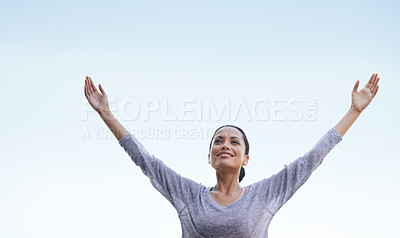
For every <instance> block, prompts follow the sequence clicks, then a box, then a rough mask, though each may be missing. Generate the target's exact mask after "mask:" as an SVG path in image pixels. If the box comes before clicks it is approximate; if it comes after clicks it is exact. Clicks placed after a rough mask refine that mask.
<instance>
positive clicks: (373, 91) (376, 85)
mask: <svg viewBox="0 0 400 238" xmlns="http://www.w3.org/2000/svg"><path fill="white" fill-rule="evenodd" d="M378 83H379V78H378V79H377V80H376V82H375V84H374V87H373V90H372V94H374V93H375V91H376V90H378V87H379V85H378Z"/></svg>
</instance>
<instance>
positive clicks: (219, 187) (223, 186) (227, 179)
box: [213, 172, 242, 194]
mask: <svg viewBox="0 0 400 238" xmlns="http://www.w3.org/2000/svg"><path fill="white" fill-rule="evenodd" d="M216 174H217V184H216V185H215V186H214V188H213V191H214V192H219V193H223V194H233V193H237V192H238V191H239V192H240V191H242V187H240V185H239V175H238V174H232V173H224V174H221V173H218V172H217V173H216Z"/></svg>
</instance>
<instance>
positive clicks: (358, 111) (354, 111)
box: [349, 104, 362, 115]
mask: <svg viewBox="0 0 400 238" xmlns="http://www.w3.org/2000/svg"><path fill="white" fill-rule="evenodd" d="M349 111H350V112H352V113H356V114H358V115H360V114H361V112H362V110H361V111H360V110H357V109H356V107H355V106H354V105H353V104H352V105H351V107H350V110H349Z"/></svg>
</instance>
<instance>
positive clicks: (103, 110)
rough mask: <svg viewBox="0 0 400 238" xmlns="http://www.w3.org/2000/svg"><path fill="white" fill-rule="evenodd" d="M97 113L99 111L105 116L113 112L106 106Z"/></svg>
mask: <svg viewBox="0 0 400 238" xmlns="http://www.w3.org/2000/svg"><path fill="white" fill-rule="evenodd" d="M97 113H99V115H100V116H101V117H103V116H107V115H110V114H111V111H110V109H109V108H104V109H100V110H98V111H97Z"/></svg>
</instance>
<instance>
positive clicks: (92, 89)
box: [84, 76, 108, 113]
mask: <svg viewBox="0 0 400 238" xmlns="http://www.w3.org/2000/svg"><path fill="white" fill-rule="evenodd" d="M84 89H85V90H84V91H85V97H86V98H87V100H88V101H89V103H90V105H91V106H92V107H93V109H94V110H96V111H97V112H98V113H100V112H101V111H103V110H107V109H108V97H107V94H106V92H105V91H104V89H103V87H102V86H101V84H99V89H100V92H101V93H100V92H99V91H97V88H96V86H95V85H94V83H93V81H92V79H91V78H90V77H89V76H86V80H85V87H84Z"/></svg>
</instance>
